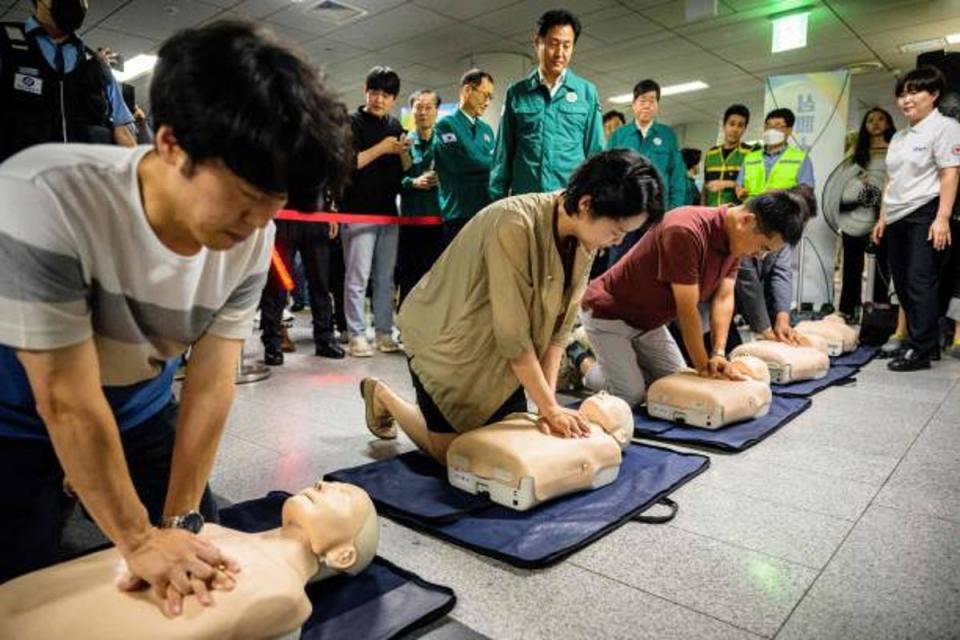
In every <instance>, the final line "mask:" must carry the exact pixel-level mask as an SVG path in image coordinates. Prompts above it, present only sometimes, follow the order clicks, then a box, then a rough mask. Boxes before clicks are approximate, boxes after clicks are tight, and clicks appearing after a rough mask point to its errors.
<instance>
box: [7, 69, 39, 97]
mask: <svg viewBox="0 0 960 640" xmlns="http://www.w3.org/2000/svg"><path fill="white" fill-rule="evenodd" d="M13 88H14V89H16V90H17V91H26V92H27V93H33V94H35V95H38V96H39V95H41V94H42V93H43V80H42V79H41V78H36V77H34V76H28V75H26V74H25V73H15V74H13Z"/></svg>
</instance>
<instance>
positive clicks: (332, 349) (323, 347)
mask: <svg viewBox="0 0 960 640" xmlns="http://www.w3.org/2000/svg"><path fill="white" fill-rule="evenodd" d="M314 353H316V355H318V356H320V357H321V358H330V359H332V360H341V359H343V358H344V357H345V356H346V355H347V352H346V351H344V350H343V348H342V347H341V346H340V345H339V344H337V343H336V342H335V341H333V340H330V341H329V342H320V343H318V344H317V350H316V351H315V352H314Z"/></svg>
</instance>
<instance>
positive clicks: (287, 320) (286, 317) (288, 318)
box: [280, 309, 297, 327]
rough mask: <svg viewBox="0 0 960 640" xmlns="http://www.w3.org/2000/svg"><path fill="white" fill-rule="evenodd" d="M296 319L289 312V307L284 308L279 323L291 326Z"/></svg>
mask: <svg viewBox="0 0 960 640" xmlns="http://www.w3.org/2000/svg"><path fill="white" fill-rule="evenodd" d="M296 319H297V317H296V316H294V315H293V314H292V313H290V310H289V309H284V310H283V316H282V318H281V320H280V324H281V325H283V326H284V327H292V326H293V322H294V321H295V320H296Z"/></svg>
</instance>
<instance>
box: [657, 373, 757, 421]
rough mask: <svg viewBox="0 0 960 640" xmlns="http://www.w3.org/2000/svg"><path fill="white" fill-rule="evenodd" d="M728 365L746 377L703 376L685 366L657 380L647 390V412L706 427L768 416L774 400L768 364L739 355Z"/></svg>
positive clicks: (667, 418) (665, 418)
mask: <svg viewBox="0 0 960 640" xmlns="http://www.w3.org/2000/svg"><path fill="white" fill-rule="evenodd" d="M730 366H731V367H733V369H734V371H736V372H737V373H740V374H741V375H742V376H743V377H744V378H745V379H744V380H725V379H723V380H721V379H715V378H705V377H703V376H700V375H697V373H696V372H695V371H693V370H689V369H688V370H684V371H680V372H677V373H673V374H670V375H668V376H664V377H662V378H660V379H658V380H656V381H655V382H654V383H653V384H651V385H650V387H649V388H648V389H647V413H649V414H650V415H651V416H653V417H655V418H663V419H664V420H670V421H671V422H677V423H680V424H687V425H692V426H696V427H702V428H705V429H719V428H720V427H724V426H726V425H729V424H732V423H734V422H740V421H741V420H749V419H752V418H759V417H761V416H765V415H767V412H768V411H769V410H770V402H771V401H772V399H773V394H772V393H771V391H770V372H769V370H768V369H767V365H766V364H765V363H764V362H763V361H762V360H760V359H759V358H754V357H752V356H740V357H737V358H732V359H731V360H730Z"/></svg>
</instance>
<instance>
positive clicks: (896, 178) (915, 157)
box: [883, 109, 960, 224]
mask: <svg viewBox="0 0 960 640" xmlns="http://www.w3.org/2000/svg"><path fill="white" fill-rule="evenodd" d="M956 166H960V122H957V121H956V120H954V119H953V118H948V117H947V116H945V115H943V114H942V113H940V112H939V111H938V110H936V109H934V110H933V111H932V112H931V113H930V115H928V116H927V117H926V118H924V119H923V120H921V121H920V122H918V123H917V124H915V125H911V126H908V127H907V128H906V129H901V130H900V131H898V132H897V133H896V134H895V135H894V136H893V139H892V140H890V147H889V149H887V175H888V176H889V178H890V182H889V184H888V185H887V190H886V193H885V194H884V197H883V204H884V206H885V209H886V213H887V224H890V223H892V222H896V221H898V220H901V219H903V218H904V217H906V216H907V215H909V214H911V213H913V212H914V211H916V210H917V209H919V208H920V207H922V206H923V205H925V204H927V203H928V202H930V201H931V200H933V199H934V198H936V197H937V196H939V195H940V175H939V173H938V172H939V170H940V169H944V168H947V167H956Z"/></svg>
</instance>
